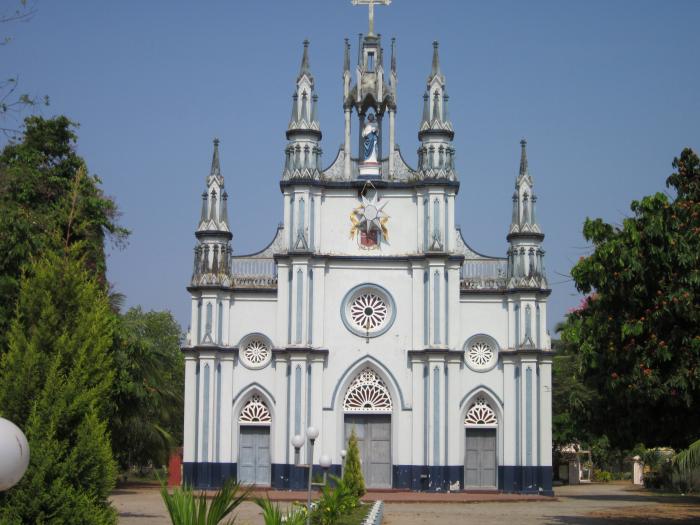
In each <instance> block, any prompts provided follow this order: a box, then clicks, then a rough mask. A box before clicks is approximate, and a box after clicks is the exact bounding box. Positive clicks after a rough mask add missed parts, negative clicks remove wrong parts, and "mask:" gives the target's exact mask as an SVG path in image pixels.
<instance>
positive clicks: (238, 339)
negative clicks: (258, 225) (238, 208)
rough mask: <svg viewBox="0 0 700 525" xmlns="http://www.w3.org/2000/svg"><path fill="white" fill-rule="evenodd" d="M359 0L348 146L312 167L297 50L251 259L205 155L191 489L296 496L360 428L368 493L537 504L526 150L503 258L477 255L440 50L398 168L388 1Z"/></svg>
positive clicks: (188, 408) (536, 327)
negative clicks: (364, 12) (274, 206)
mask: <svg viewBox="0 0 700 525" xmlns="http://www.w3.org/2000/svg"><path fill="white" fill-rule="evenodd" d="M355 2H356V3H360V4H368V5H369V7H370V27H369V32H368V33H367V34H366V35H360V38H359V42H358V48H357V50H356V56H357V59H356V62H357V63H356V65H354V64H353V62H355V60H351V46H350V44H349V43H348V40H347V39H346V40H345V51H344V64H343V77H342V78H343V82H342V89H343V105H342V108H338V111H342V112H343V114H344V117H345V119H344V122H345V134H344V144H343V145H342V146H341V148H340V149H339V151H338V152H337V154H336V155H335V158H334V159H333V160H332V161H331V162H330V164H329V165H327V164H325V163H324V162H323V161H322V156H321V138H322V128H321V123H320V122H319V119H318V117H317V106H318V94H317V92H316V89H315V85H314V75H313V73H312V70H311V66H310V59H309V43H308V42H304V47H303V55H302V59H301V67H300V69H299V74H298V76H297V78H296V85H295V89H294V94H293V96H292V100H291V106H292V107H291V117H290V119H289V125H288V126H287V129H286V136H287V141H288V142H287V145H286V147H285V149H284V152H280V159H281V162H280V164H281V165H282V164H283V167H282V169H281V176H280V179H279V187H280V191H281V193H282V217H283V222H282V223H281V224H280V226H279V227H278V228H277V231H276V232H274V233H273V235H271V237H272V238H271V241H270V244H268V245H267V246H266V247H263V248H262V249H261V250H260V251H258V252H256V253H251V254H245V255H243V254H237V253H235V251H234V249H233V248H232V244H231V241H232V239H233V236H234V233H235V232H232V231H231V228H230V226H229V222H228V216H227V215H228V214H227V199H228V195H227V193H226V189H225V186H224V176H223V174H222V173H223V172H222V169H221V165H220V160H219V143H218V141H217V140H215V141H214V153H213V160H212V164H211V171H210V173H209V175H208V177H206V188H205V191H204V193H202V196H201V199H202V203H201V204H202V211H201V217H200V218H199V222H198V223H197V228H196V232H195V237H196V245H195V248H194V270H193V273H192V279H191V282H190V283H189V286H188V287H187V290H188V291H189V292H190V294H191V300H192V314H191V315H192V322H191V329H190V331H189V333H188V334H187V339H186V342H185V345H184V347H183V352H184V355H185V381H186V384H185V419H184V453H183V454H184V457H183V461H184V479H185V482H186V483H189V484H190V485H193V486H196V487H203V488H208V487H217V486H220V485H221V484H222V482H223V480H225V479H226V478H229V477H234V478H236V479H238V480H239V481H241V482H244V483H251V484H256V485H261V486H270V487H273V488H278V489H299V488H303V487H305V486H306V483H307V476H308V469H307V468H305V467H304V466H303V465H299V463H300V464H308V463H311V464H313V471H314V475H315V474H316V473H317V472H319V473H320V472H322V469H321V466H320V465H321V464H323V463H330V467H329V468H328V470H329V471H330V472H331V473H333V474H336V475H339V474H340V473H341V471H342V468H343V461H344V456H345V450H346V449H347V440H348V437H349V435H350V433H351V432H352V431H353V430H354V431H355V433H356V435H357V437H358V440H359V445H360V451H361V461H362V470H363V473H364V477H365V483H366V485H367V487H368V488H377V489H387V488H395V489H408V490H432V491H447V490H453V491H454V490H474V489H490V490H502V491H507V492H533V493H537V492H539V493H551V490H552V467H551V465H552V463H551V459H552V446H551V403H552V395H551V387H552V379H551V366H552V355H553V354H552V351H551V346H550V337H549V335H548V332H547V329H546V326H547V323H546V319H547V297H548V296H549V294H550V289H549V286H548V283H547V279H546V277H545V270H544V251H543V249H542V241H543V239H544V234H543V233H542V229H541V228H540V225H539V224H538V221H537V216H536V204H537V196H536V195H535V193H534V188H533V178H532V176H531V175H530V173H529V170H528V160H527V154H526V143H525V141H524V140H523V141H522V142H521V159H520V168H519V171H517V172H516V170H515V169H514V173H513V175H515V177H514V180H515V191H514V193H513V195H512V201H513V212H512V217H511V218H510V223H508V217H503V220H502V221H500V224H501V227H500V228H499V227H498V224H499V221H495V227H496V230H495V231H494V234H499V232H501V234H503V235H504V237H505V241H506V243H504V254H505V256H504V257H492V256H486V255H482V254H481V253H478V252H476V251H475V250H473V249H472V248H471V247H470V246H469V244H467V242H466V241H465V239H464V237H463V236H462V232H461V231H460V230H459V229H458V228H457V227H456V226H455V198H456V195H457V192H458V191H459V188H460V180H459V177H458V175H457V166H458V163H456V162H455V148H454V144H453V138H454V134H455V130H454V128H453V125H452V122H451V120H450V115H449V112H448V102H449V100H450V98H449V96H448V92H447V81H446V77H445V75H444V74H443V71H442V68H441V65H440V59H439V53H438V43H437V42H434V43H433V55H432V64H427V63H426V71H427V72H428V73H429V75H428V78H427V83H426V86H425V94H424V95H423V100H422V101H420V100H416V101H411V103H417V104H420V103H421V102H422V104H423V116H422V119H421V121H420V122H419V123H418V129H417V131H418V148H417V155H415V156H414V155H413V154H411V155H410V156H409V157H410V160H407V159H406V158H405V157H404V154H405V152H404V151H402V150H400V149H399V145H398V144H397V143H396V142H395V137H396V134H395V127H396V124H397V110H398V102H397V89H396V87H397V53H396V41H395V39H393V38H392V39H391V42H390V44H389V46H388V47H389V56H388V60H387V59H386V58H385V50H384V43H383V42H382V38H381V36H380V35H378V34H376V33H375V32H374V28H373V15H372V10H373V7H374V4H375V3H376V4H381V3H388V2H387V0H355ZM290 80H293V79H290ZM272 153H274V152H272ZM514 168H516V167H515V166H514ZM270 183H272V182H271V179H270ZM502 198H506V196H505V195H503V196H502ZM251 226H253V225H252V224H251ZM479 227H484V224H479ZM309 427H314V428H315V429H317V431H318V437H317V438H316V439H315V442H314V446H313V447H311V446H310V441H309V439H307V438H308V434H309V432H307V429H308V428H309ZM313 433H314V432H313V431H312V432H311V434H313ZM295 436H300V437H297V439H296V440H294V439H293V438H294V437H295ZM293 441H299V442H301V443H303V444H302V446H301V447H300V448H299V449H296V448H295V446H294V445H293ZM312 455H313V457H311V456H312ZM321 458H325V460H322V459H321Z"/></svg>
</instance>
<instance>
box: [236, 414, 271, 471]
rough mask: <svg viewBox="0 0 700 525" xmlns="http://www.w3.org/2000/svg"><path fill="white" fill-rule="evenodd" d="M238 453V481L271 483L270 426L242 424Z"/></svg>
mask: <svg viewBox="0 0 700 525" xmlns="http://www.w3.org/2000/svg"><path fill="white" fill-rule="evenodd" d="M240 432H241V433H240V438H239V454H238V481H240V482H241V483H245V484H253V485H269V484H270V427H268V426H241V427H240Z"/></svg>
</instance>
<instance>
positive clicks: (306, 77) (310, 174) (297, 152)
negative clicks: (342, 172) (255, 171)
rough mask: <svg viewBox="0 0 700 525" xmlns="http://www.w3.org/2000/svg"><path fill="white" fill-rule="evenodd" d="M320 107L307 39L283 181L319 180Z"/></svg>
mask: <svg viewBox="0 0 700 525" xmlns="http://www.w3.org/2000/svg"><path fill="white" fill-rule="evenodd" d="M317 108H318V95H316V93H314V77H313V75H312V73H311V68H310V65H309V41H308V40H304V51H303V54H302V58H301V66H300V67H299V76H298V77H297V81H296V88H295V90H294V93H293V94H292V114H291V117H290V119H289V126H288V127H287V140H288V141H289V142H288V144H287V147H286V148H285V163H284V174H283V178H284V179H317V178H318V177H319V176H320V170H321V148H320V145H319V143H320V141H321V136H322V135H321V126H320V124H319V121H318V109H317Z"/></svg>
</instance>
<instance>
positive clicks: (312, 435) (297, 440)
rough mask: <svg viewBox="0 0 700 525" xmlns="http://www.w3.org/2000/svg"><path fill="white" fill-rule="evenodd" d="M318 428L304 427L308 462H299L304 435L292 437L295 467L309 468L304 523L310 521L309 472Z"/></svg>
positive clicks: (310, 471)
mask: <svg viewBox="0 0 700 525" xmlns="http://www.w3.org/2000/svg"><path fill="white" fill-rule="evenodd" d="M318 434H319V432H318V429H317V428H316V427H309V428H307V429H306V437H307V438H309V454H308V464H306V465H300V464H299V449H300V448H301V447H302V446H303V445H304V436H302V435H300V434H296V435H295V436H294V437H293V438H292V446H293V447H294V459H295V463H296V466H297V467H305V468H308V469H309V479H308V481H309V483H308V486H307V490H306V525H309V524H310V523H311V474H312V473H313V466H314V441H316V438H317V437H318Z"/></svg>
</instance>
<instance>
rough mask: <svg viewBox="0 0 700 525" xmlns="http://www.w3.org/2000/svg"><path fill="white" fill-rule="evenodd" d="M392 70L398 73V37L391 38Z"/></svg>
mask: <svg viewBox="0 0 700 525" xmlns="http://www.w3.org/2000/svg"><path fill="white" fill-rule="evenodd" d="M391 71H392V73H396V38H392V39H391Z"/></svg>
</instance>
